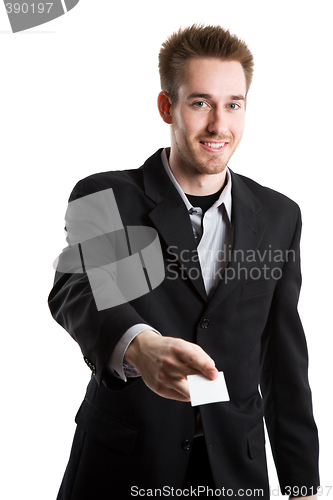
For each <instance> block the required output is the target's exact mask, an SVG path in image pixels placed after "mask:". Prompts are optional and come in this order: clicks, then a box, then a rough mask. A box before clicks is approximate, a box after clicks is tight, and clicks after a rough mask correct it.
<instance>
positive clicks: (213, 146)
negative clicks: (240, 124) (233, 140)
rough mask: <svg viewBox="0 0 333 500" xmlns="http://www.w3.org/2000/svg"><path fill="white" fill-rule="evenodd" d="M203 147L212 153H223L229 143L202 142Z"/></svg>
mask: <svg viewBox="0 0 333 500" xmlns="http://www.w3.org/2000/svg"><path fill="white" fill-rule="evenodd" d="M200 144H201V146H202V147H203V148H204V149H205V150H206V151H208V152H211V153H222V152H223V151H224V150H225V149H226V147H227V146H228V144H229V143H228V142H209V141H200Z"/></svg>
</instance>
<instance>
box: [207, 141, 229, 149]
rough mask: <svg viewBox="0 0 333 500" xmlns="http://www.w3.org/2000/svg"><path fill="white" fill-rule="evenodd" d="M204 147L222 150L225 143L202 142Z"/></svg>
mask: <svg viewBox="0 0 333 500" xmlns="http://www.w3.org/2000/svg"><path fill="white" fill-rule="evenodd" d="M204 145H205V146H209V147H210V148H213V149H220V148H223V146H224V145H225V142H204Z"/></svg>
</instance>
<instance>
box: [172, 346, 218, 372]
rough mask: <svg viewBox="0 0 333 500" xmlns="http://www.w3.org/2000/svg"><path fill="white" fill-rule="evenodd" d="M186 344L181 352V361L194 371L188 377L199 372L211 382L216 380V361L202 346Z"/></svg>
mask: <svg viewBox="0 0 333 500" xmlns="http://www.w3.org/2000/svg"><path fill="white" fill-rule="evenodd" d="M186 344H187V345H186ZM186 344H185V346H184V348H183V349H182V350H181V351H180V352H179V359H180V360H181V361H182V362H183V363H185V364H186V365H187V366H188V367H189V368H190V369H191V370H192V371H191V372H190V373H188V375H191V374H193V373H196V372H199V373H201V374H202V375H204V376H205V377H207V378H209V379H211V380H214V379H216V377H217V375H218V370H217V368H216V367H215V362H214V360H213V359H212V358H211V357H210V356H208V354H207V353H206V352H205V351H204V350H203V349H201V347H200V346H198V345H195V344H190V343H189V342H187V343H186ZM193 370H194V372H193Z"/></svg>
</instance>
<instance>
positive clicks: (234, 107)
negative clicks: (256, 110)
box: [227, 102, 240, 110]
mask: <svg viewBox="0 0 333 500" xmlns="http://www.w3.org/2000/svg"><path fill="white" fill-rule="evenodd" d="M227 107H228V108H229V109H232V110H234V109H239V108H240V105H239V104H237V103H236V102H231V103H230V104H228V106H227Z"/></svg>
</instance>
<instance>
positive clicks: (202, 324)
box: [200, 318, 209, 328]
mask: <svg viewBox="0 0 333 500" xmlns="http://www.w3.org/2000/svg"><path fill="white" fill-rule="evenodd" d="M200 326H201V328H208V326H209V319H208V318H205V319H203V320H202V321H201V323H200Z"/></svg>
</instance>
